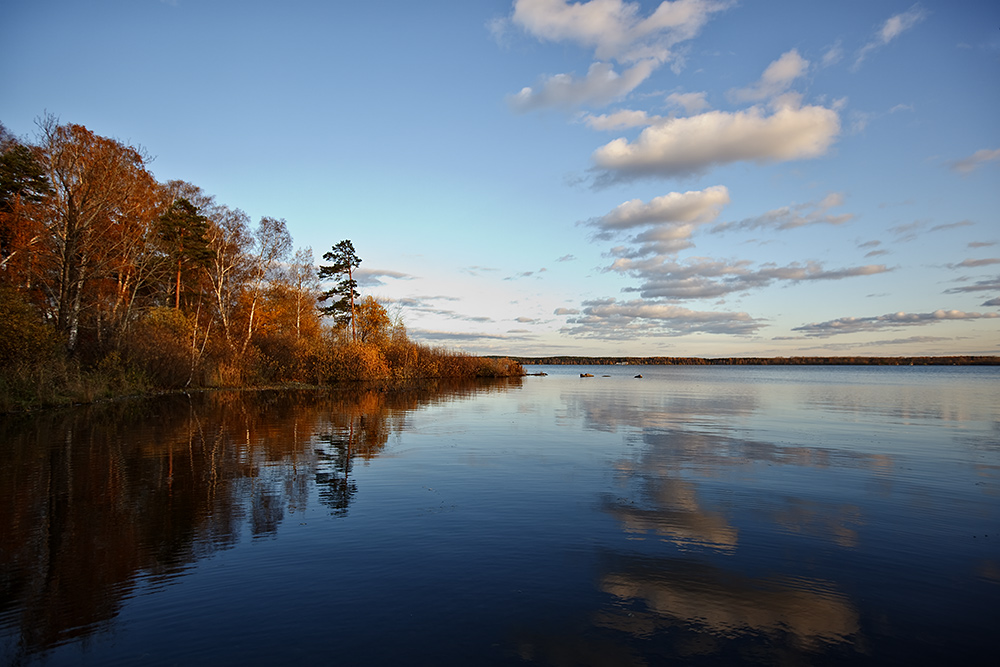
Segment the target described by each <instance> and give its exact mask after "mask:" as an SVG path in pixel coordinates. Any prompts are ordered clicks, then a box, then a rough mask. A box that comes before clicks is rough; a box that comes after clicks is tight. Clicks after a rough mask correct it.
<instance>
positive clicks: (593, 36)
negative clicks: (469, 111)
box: [511, 0, 729, 62]
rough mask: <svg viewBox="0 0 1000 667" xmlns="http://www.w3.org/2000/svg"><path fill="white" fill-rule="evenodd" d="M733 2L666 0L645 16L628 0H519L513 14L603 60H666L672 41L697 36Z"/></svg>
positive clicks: (538, 32) (535, 31)
mask: <svg viewBox="0 0 1000 667" xmlns="http://www.w3.org/2000/svg"><path fill="white" fill-rule="evenodd" d="M728 5H729V3H727V2H719V1H717V0H676V1H675V2H662V3H661V4H660V5H659V6H658V7H657V8H656V10H655V11H653V13H652V14H650V15H648V16H646V17H643V16H641V15H640V11H641V7H640V5H639V4H638V3H634V2H624V1H623V0H591V1H590V2H573V3H570V2H566V0H516V2H515V3H514V13H513V16H512V17H511V18H512V21H513V22H514V23H516V24H517V25H520V26H521V27H523V28H524V29H525V30H527V31H528V32H529V33H531V34H532V35H534V36H535V37H538V38H539V39H545V40H549V41H553V42H562V41H571V42H576V43H577V44H580V45H581V46H585V47H588V48H593V49H594V51H595V54H596V56H597V58H598V59H601V60H606V59H614V60H617V61H619V62H635V61H638V60H645V59H647V58H655V59H656V60H657V61H658V62H666V61H668V60H670V59H671V57H672V54H671V53H670V49H671V47H672V46H674V45H675V44H677V43H679V42H682V41H685V40H688V39H691V38H693V37H694V36H695V35H697V34H698V32H699V30H701V28H702V26H704V25H705V23H706V22H707V21H708V19H709V17H710V16H711V14H712V13H714V12H717V11H720V10H722V9H725V8H726V7H727V6H728Z"/></svg>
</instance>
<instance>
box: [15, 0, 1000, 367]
mask: <svg viewBox="0 0 1000 667" xmlns="http://www.w3.org/2000/svg"><path fill="white" fill-rule="evenodd" d="M0 80H2V81H3V87H2V90H0V121H2V122H3V123H4V125H6V126H7V128H8V129H9V130H10V131H12V132H14V133H15V134H18V135H22V136H25V137H31V136H32V135H33V133H34V131H35V126H34V121H35V119H36V118H37V117H39V116H40V115H41V114H43V113H44V112H46V111H47V112H51V113H54V114H56V115H57V116H58V117H59V118H60V119H61V120H62V121H64V122H74V123H81V124H83V125H86V126H87V127H88V128H90V129H91V130H93V131H95V132H97V133H99V134H102V135H105V136H111V137H115V138H118V139H120V140H122V141H126V142H129V143H133V144H139V145H142V146H143V147H145V148H146V150H147V151H148V152H149V153H151V154H152V155H154V156H155V160H154V161H153V162H152V164H151V165H150V169H151V171H152V172H153V173H154V175H155V176H156V177H157V179H158V180H161V181H166V180H169V179H183V180H186V181H190V182H192V183H194V184H196V185H198V186H200V187H201V188H203V189H204V190H205V191H206V192H207V193H209V194H212V195H214V196H215V197H216V199H217V200H218V201H219V202H221V203H224V204H227V205H229V206H231V207H235V208H241V209H243V210H244V211H246V212H247V213H248V214H249V215H250V216H251V217H252V218H254V219H255V220H256V219H258V218H260V217H261V216H265V215H269V216H274V217H281V218H285V219H286V220H287V222H288V226H289V229H290V230H291V232H292V235H293V237H294V240H295V244H296V246H297V247H304V246H311V247H312V248H313V250H314V252H315V254H316V256H317V258H318V257H319V256H320V255H322V253H323V252H325V251H326V250H328V249H329V248H330V246H332V245H333V244H335V243H337V242H338V241H340V240H342V239H346V238H349V239H351V240H352V241H353V243H354V246H355V248H356V249H357V251H358V254H359V256H360V257H361V258H362V260H363V262H362V265H361V269H362V273H361V277H362V279H363V282H362V291H363V292H364V293H367V294H372V295H375V296H379V297H381V298H384V299H386V300H391V301H393V302H394V303H397V304H399V307H400V308H401V309H402V314H403V317H404V320H405V321H406V323H407V326H408V328H409V331H410V333H411V336H412V337H413V338H415V339H418V340H421V341H424V342H429V343H432V344H436V345H437V344H440V345H444V346H447V347H452V348H458V349H463V350H467V351H470V352H475V353H486V354H519V355H554V354H594V355H598V354H614V355H678V356H686V355H695V356H741V355H758V356H787V355H803V354H805V355H814V354H815V355H834V354H836V355H841V354H845V355H846V354H850V355H908V354H935V355H940V354H998V353H1000V215H998V211H1000V120H998V119H1000V113H998V109H1000V3H996V2H992V1H990V2H988V1H983V2H977V1H967V2H965V1H964V2H953V1H934V2H930V1H926V2H919V3H917V4H914V3H912V2H908V1H901V2H896V1H892V0H839V1H837V2H833V1H830V2H801V1H798V0H784V1H780V2H779V1H768V0H761V1H757V2H753V1H750V0H744V1H742V2H728V1H720V0H678V1H677V2H673V3H671V2H663V3H658V2H623V1H620V0H603V1H602V0H593V1H591V2H587V3H567V2H563V1H561V0H520V1H518V2H513V3H512V2H502V1H500V0H486V1H481V2H470V1H458V0H455V1H436V2H426V3H416V2H411V1H408V2H394V1H393V2H368V3H348V2H314V1H304V0H303V1H295V0H289V1H286V2H281V3H278V2H254V1H231V0H217V1H211V0H201V1H196V0H174V1H171V2H168V1H158V0H94V1H92V2H86V3H83V2H71V1H55V0H32V1H30V2H28V1H24V0H13V1H12V2H8V3H5V7H4V9H3V21H2V22H0Z"/></svg>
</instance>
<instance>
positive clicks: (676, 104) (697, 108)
mask: <svg viewBox="0 0 1000 667" xmlns="http://www.w3.org/2000/svg"><path fill="white" fill-rule="evenodd" d="M705 95H706V93H703V92H702V93H670V94H669V95H667V106H669V107H671V108H674V109H683V110H684V113H685V114H687V115H689V116H690V115H691V114H696V113H700V112H702V111H705V110H706V109H708V108H709V106H710V105H709V104H708V102H707V101H706V100H705Z"/></svg>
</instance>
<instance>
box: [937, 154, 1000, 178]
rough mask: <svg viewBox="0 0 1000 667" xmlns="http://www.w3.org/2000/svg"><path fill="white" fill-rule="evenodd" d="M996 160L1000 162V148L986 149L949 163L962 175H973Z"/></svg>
mask: <svg viewBox="0 0 1000 667" xmlns="http://www.w3.org/2000/svg"><path fill="white" fill-rule="evenodd" d="M995 160H1000V148H994V149H989V148H984V149H982V150H978V151H976V152H975V153H973V154H972V155H970V156H969V157H964V158H962V159H960V160H954V161H953V162H951V163H949V166H950V167H951V168H952V169H954V170H955V171H957V172H958V173H960V174H963V175H965V174H971V173H972V172H973V171H975V170H976V169H979V168H980V167H982V166H983V165H984V164H986V163H987V162H993V161H995Z"/></svg>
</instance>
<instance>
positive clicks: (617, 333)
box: [561, 299, 762, 340]
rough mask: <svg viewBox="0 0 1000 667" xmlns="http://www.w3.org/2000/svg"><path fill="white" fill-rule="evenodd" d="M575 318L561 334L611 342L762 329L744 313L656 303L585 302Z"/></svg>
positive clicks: (730, 333) (740, 333)
mask: <svg viewBox="0 0 1000 667" xmlns="http://www.w3.org/2000/svg"><path fill="white" fill-rule="evenodd" d="M582 306H583V313H582V314H581V316H580V317H579V318H576V319H571V320H568V324H570V325H573V326H568V327H566V328H564V329H562V330H561V331H562V333H566V334H569V335H572V336H581V337H586V338H607V339H612V340H621V339H632V338H639V337H644V336H656V335H661V336H679V335H684V334H690V333H713V334H728V335H740V336H745V335H750V334H753V333H755V332H756V331H757V330H758V329H760V327H761V326H762V324H761V322H760V321H759V320H755V319H754V318H752V317H750V315H748V314H747V313H744V312H736V313H734V312H712V311H696V310H689V309H687V308H682V307H680V306H676V305H673V304H669V303H662V302H656V301H643V300H640V299H636V300H632V301H616V300H615V299H600V300H593V301H585V302H583V304H582Z"/></svg>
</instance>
